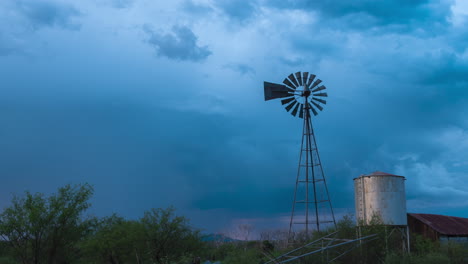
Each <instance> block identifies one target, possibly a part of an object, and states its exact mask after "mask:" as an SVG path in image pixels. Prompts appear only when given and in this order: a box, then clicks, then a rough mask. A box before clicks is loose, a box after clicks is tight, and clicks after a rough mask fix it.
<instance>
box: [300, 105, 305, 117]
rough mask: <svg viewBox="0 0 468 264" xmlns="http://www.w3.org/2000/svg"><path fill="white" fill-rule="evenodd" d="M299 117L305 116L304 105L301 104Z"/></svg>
mask: <svg viewBox="0 0 468 264" xmlns="http://www.w3.org/2000/svg"><path fill="white" fill-rule="evenodd" d="M299 117H300V118H304V105H303V104H301V110H299Z"/></svg>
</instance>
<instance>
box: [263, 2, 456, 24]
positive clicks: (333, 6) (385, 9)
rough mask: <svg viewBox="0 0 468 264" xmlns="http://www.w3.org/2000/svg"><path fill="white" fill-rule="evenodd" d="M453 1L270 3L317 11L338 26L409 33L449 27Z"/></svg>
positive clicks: (275, 5)
mask: <svg viewBox="0 0 468 264" xmlns="http://www.w3.org/2000/svg"><path fill="white" fill-rule="evenodd" d="M450 2H451V1H430V0H415V1H405V0H391V1H380V0H379V1H373V0H357V1H355V0H344V1H332V0H323V1H308V0H289V1H281V0H270V1H269V2H268V3H269V4H270V5H272V6H274V7H277V8H284V9H303V10H311V11H316V12H318V13H319V14H321V15H322V16H324V17H325V18H333V19H339V23H338V24H337V25H336V26H337V27H345V28H346V27H353V28H358V29H359V28H361V29H366V28H372V27H380V26H396V27H395V28H394V29H396V30H408V29H415V28H418V27H420V26H421V25H426V26H428V25H431V26H437V25H444V24H446V23H447V22H448V20H447V18H448V17H449V16H450V14H451V11H450V5H449V3H450ZM329 23H330V22H329ZM427 30H429V29H427ZM432 30H435V28H434V29H432Z"/></svg>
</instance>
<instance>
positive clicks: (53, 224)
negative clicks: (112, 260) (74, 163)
mask: <svg viewBox="0 0 468 264" xmlns="http://www.w3.org/2000/svg"><path fill="white" fill-rule="evenodd" d="M92 193H93V188H92V187H91V186H90V185H89V184H84V185H75V186H70V185H66V186H65V187H62V188H59V190H58V193H57V194H53V195H51V196H50V197H49V198H46V197H44V195H43V194H40V193H36V194H32V193H30V192H26V193H25V196H24V197H18V196H15V197H13V200H12V205H11V206H9V207H7V208H6V209H5V210H4V211H3V212H2V213H1V214H0V235H1V236H2V238H3V239H4V240H5V241H8V242H9V245H10V246H11V248H12V249H13V252H14V255H15V256H16V257H17V258H18V259H19V260H20V261H21V262H22V263H23V264H30V263H34V264H40V263H50V264H52V263H57V262H69V261H71V260H72V259H74V258H76V256H77V255H78V254H79V252H78V248H77V246H76V245H77V242H79V241H80V239H82V238H83V237H84V236H85V234H86V232H88V231H89V223H88V221H84V220H82V218H81V216H82V213H83V212H84V211H85V210H86V209H88V208H89V206H90V204H89V203H88V200H89V198H90V197H91V195H92Z"/></svg>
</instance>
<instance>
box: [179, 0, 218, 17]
mask: <svg viewBox="0 0 468 264" xmlns="http://www.w3.org/2000/svg"><path fill="white" fill-rule="evenodd" d="M181 8H182V10H184V11H185V12H187V13H190V14H192V15H197V16H203V15H206V14H208V13H210V12H212V11H213V8H211V7H210V6H208V5H204V4H201V3H195V2H193V1H192V0H186V1H184V2H182V4H181Z"/></svg>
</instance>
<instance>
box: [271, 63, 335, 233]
mask: <svg viewBox="0 0 468 264" xmlns="http://www.w3.org/2000/svg"><path fill="white" fill-rule="evenodd" d="M315 77H316V76H315V75H314V74H309V73H308V72H296V73H295V74H290V75H289V76H288V77H287V78H285V79H284V81H283V84H276V83H270V82H264V89H265V101H268V100H272V99H278V98H284V99H282V100H281V104H282V105H285V108H286V111H288V112H290V113H291V115H293V116H298V117H299V118H302V119H303V120H304V125H303V130H302V142H301V150H300V154H299V166H298V169H297V177H296V187H295V191H294V200H293V204H292V211H291V220H290V222H289V237H290V238H291V237H292V236H293V235H294V234H296V232H299V231H305V234H306V236H308V234H309V232H311V231H314V230H315V231H324V230H325V229H326V228H328V227H333V228H336V221H335V216H334V213H333V208H332V204H331V201H330V196H329V193H328V188H327V183H326V180H325V175H324V173H323V168H322V163H321V161H320V156H319V152H318V147H317V143H316V141H315V134H314V130H313V127H312V115H311V114H313V115H314V116H316V115H317V114H318V112H317V111H322V110H323V106H322V105H325V104H326V103H327V102H326V101H325V100H324V99H323V98H324V97H327V96H328V95H327V93H326V92H325V89H326V87H325V86H324V85H320V84H321V82H322V81H321V80H320V79H318V78H317V79H316V78H315ZM301 227H302V228H301Z"/></svg>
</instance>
